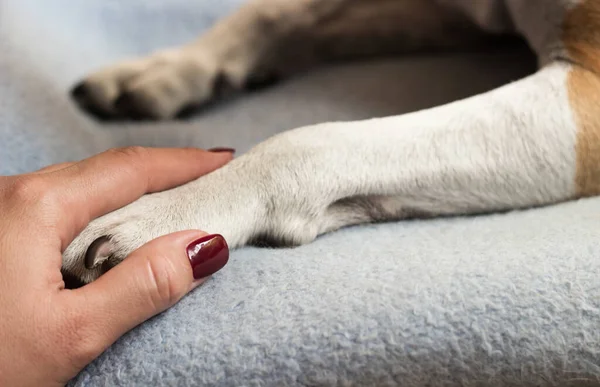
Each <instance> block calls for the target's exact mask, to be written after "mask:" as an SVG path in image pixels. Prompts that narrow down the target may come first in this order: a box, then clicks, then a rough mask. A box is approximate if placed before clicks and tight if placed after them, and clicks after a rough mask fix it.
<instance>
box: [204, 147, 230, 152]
mask: <svg viewBox="0 0 600 387" xmlns="http://www.w3.org/2000/svg"><path fill="white" fill-rule="evenodd" d="M208 151H209V152H214V153H221V152H229V153H235V149H233V148H223V147H217V148H210V149H209V150H208Z"/></svg>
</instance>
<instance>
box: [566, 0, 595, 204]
mask: <svg viewBox="0 0 600 387" xmlns="http://www.w3.org/2000/svg"><path fill="white" fill-rule="evenodd" d="M563 44H564V47H565V49H566V51H567V54H568V57H569V60H571V61H572V62H573V63H575V66H574V67H573V69H572V70H571V71H570V73H569V75H568V79H567V87H568V93H569V94H568V95H569V102H570V104H571V108H572V110H573V113H574V117H575V121H576V123H577V126H578V129H579V131H578V133H577V144H576V152H577V170H576V177H575V183H576V185H577V194H578V196H594V195H599V194H600V1H598V0H584V1H583V2H582V3H581V4H579V5H577V6H575V7H574V8H573V9H572V10H571V11H569V13H568V14H567V15H566V18H565V23H564V25H563Z"/></svg>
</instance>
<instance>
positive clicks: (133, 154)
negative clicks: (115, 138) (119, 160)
mask: <svg viewBox="0 0 600 387" xmlns="http://www.w3.org/2000/svg"><path fill="white" fill-rule="evenodd" d="M108 152H112V153H113V154H116V155H117V156H119V157H125V158H127V159H128V160H130V161H133V162H143V161H144V160H146V159H147V158H148V157H149V151H148V149H147V148H144V147H143V146H138V145H135V146H126V147H121V148H113V149H111V150H109V151H108Z"/></svg>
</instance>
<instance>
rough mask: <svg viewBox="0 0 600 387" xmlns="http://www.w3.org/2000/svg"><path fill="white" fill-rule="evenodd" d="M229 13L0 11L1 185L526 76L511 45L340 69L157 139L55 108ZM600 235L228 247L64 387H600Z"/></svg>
mask: <svg viewBox="0 0 600 387" xmlns="http://www.w3.org/2000/svg"><path fill="white" fill-rule="evenodd" d="M241 1H242V0H227V1H224V0H219V1H208V0H170V1H168V2H164V1H159V0H151V1H150V0H127V1H117V0H86V1H72V0H53V1H47V0H6V1H3V2H0V173H1V174H13V173H19V172H24V171H30V170H33V169H35V168H38V167H41V166H44V165H47V164H49V163H53V162H59V161H64V160H73V159H79V158H82V157H86V156H89V155H90V154H92V153H95V152H98V151H101V150H103V149H106V148H108V147H111V146H116V145H125V144H142V145H186V146H190V145H192V146H200V147H211V146H233V147H237V148H238V150H239V151H240V152H243V151H245V150H247V149H248V148H249V147H250V146H252V145H253V144H255V143H257V142H258V141H260V140H262V139H264V138H265V137H267V136H269V135H271V134H273V133H276V132H279V131H281V130H284V129H288V128H292V127H295V126H299V125H305V124H309V123H315V122H319V121H325V120H339V119H357V118H366V117H373V116H381V115H386V114H394V113H398V112H402V111H409V110H415V109H419V108H423V107H427V106H431V105H435V104H439V103H442V102H445V101H449V100H452V99H456V98H460V97H463V96H467V95H470V94H473V93H476V92H480V91H483V90H487V89H489V88H491V87H493V86H495V85H498V84H501V83H503V82H506V81H509V80H512V79H515V78H518V77H520V76H522V75H524V74H526V73H527V72H528V71H531V70H532V65H531V57H530V56H527V52H526V51H524V50H523V49H522V48H514V49H513V48H511V49H505V50H500V51H496V52H488V53H480V54H469V55H467V54H463V55H452V56H440V57H420V58H405V59H399V60H385V61H377V62H371V63H365V64H353V65H344V66H336V67H330V68H327V69H322V70H319V71H317V72H315V73H313V74H311V75H305V76H301V77H298V78H297V79H295V80H292V81H289V82H286V83H284V84H282V85H279V86H277V87H275V88H272V89H269V90H265V91H261V92H257V93H253V94H251V95H247V96H245V97H244V98H240V99H236V100H234V101H230V102H228V103H226V104H223V105H220V106H217V107H215V108H213V109H210V110H207V111H205V112H203V114H202V115H201V116H198V117H194V119H193V120H190V121H185V122H181V121H180V122H172V123H160V124H111V125H101V124H98V123H96V122H95V121H93V120H90V119H89V118H88V117H86V116H85V115H83V114H81V113H80V112H79V111H78V110H77V109H76V108H75V107H74V105H73V104H72V103H71V102H70V101H69V99H68V97H67V92H68V88H69V87H70V86H71V85H72V84H74V83H75V82H76V81H77V80H78V79H79V78H81V77H82V76H83V75H84V74H86V73H87V72H89V71H92V70H94V69H96V68H97V67H99V66H102V65H105V64H108V63H111V62H113V61H115V60H117V59H121V58H124V57H127V56H131V55H136V54H142V53H146V52H148V51H150V50H152V49H155V48H158V47H163V46H167V45H171V44H175V43H179V42H184V41H186V40H188V39H190V38H192V37H194V36H195V35H196V34H197V33H199V32H200V31H202V30H203V29H205V28H207V27H208V26H209V25H210V24H211V23H212V22H213V21H214V20H215V19H216V18H217V17H219V16H221V15H223V14H225V13H227V12H229V11H230V10H232V9H234V8H235V6H236V5H237V4H239V3H241ZM523 55H525V58H526V60H521V58H522V57H523ZM599 230H600V200H598V199H591V200H584V201H580V202H574V203H566V204H563V205H558V206H554V207H548V208H541V209H536V210H530V211H524V212H515V213H508V214H500V215H492V216H481V217H472V218H451V219H439V220H430V221H411V222H400V223H395V224H385V225H371V226H363V227H356V228H351V229H347V230H343V231H340V232H337V233H334V234H331V235H327V236H324V237H321V238H319V239H318V240H317V241H316V242H314V243H312V244H310V245H307V246H303V247H300V248H296V249H281V250H268V249H258V248H244V249H240V250H238V251H235V252H233V253H232V257H231V260H230V263H229V264H228V265H227V266H226V267H225V268H224V269H223V270H222V271H221V272H219V273H218V274H217V275H215V276H214V278H213V279H212V280H211V281H209V282H208V283H207V284H206V285H205V286H203V287H201V288H199V289H197V290H196V291H195V292H194V293H193V294H191V295H189V296H188V297H186V298H185V299H184V300H183V301H182V302H181V303H180V304H178V305H177V306H176V307H174V308H173V309H171V310H169V311H167V312H165V313H163V314H162V315H161V316H158V317H156V318H154V319H152V320H151V321H148V322H147V323H145V324H143V325H142V326H140V327H138V328H137V329H135V330H133V331H132V332H130V333H129V334H127V335H126V336H125V337H123V338H122V339H121V340H119V341H118V342H117V343H116V344H115V345H114V346H112V347H111V348H110V349H109V350H108V351H106V353H105V354H104V355H103V356H101V357H100V358H99V359H98V360H97V361H95V362H94V363H92V364H91V365H90V366H89V367H87V368H86V369H85V370H84V371H83V372H82V373H81V374H80V375H79V376H78V377H77V378H76V379H75V380H73V382H72V384H73V385H74V386H100V385H102V386H117V385H121V386H158V385H161V386H162V385H165V386H166V385H169V386H198V385H207V386H292V385H305V386H392V385H400V386H484V385H494V386H500V385H502V386H504V385H531V386H545V385H556V386H566V385H574V386H580V385H600V382H599V381H598V377H600V329H599V327H600V309H599V308H600V286H599V285H598V284H599V281H598V278H597V275H598V274H599V273H600V260H599V259H598V255H599V253H600V244H599V243H598V241H599V240H600V238H599V236H600V231H599ZM207 231H210V230H207Z"/></svg>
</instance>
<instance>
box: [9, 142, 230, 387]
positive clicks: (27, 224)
mask: <svg viewBox="0 0 600 387" xmlns="http://www.w3.org/2000/svg"><path fill="white" fill-rule="evenodd" d="M231 157H232V156H231V153H230V152H228V151H227V150H225V151H222V149H221V151H220V152H214V153H213V152H206V151H202V150H197V149H149V148H139V147H136V148H124V149H118V150H110V151H107V152H104V153H102V154H100V155H97V156H94V157H91V158H89V159H86V160H84V161H81V162H78V163H65V164H59V165H54V166H51V167H47V168H44V169H42V170H40V171H37V172H34V173H30V174H26V175H19V176H1V177H0V214H1V216H0V316H1V317H0V343H1V345H0V385H2V386H41V385H44V386H54V385H56V386H58V385H64V384H65V383H67V382H68V381H69V380H70V379H71V378H72V377H74V376H75V375H76V374H77V373H78V372H79V371H80V370H81V369H83V367H85V366H86V365H87V364H88V363H89V362H91V361H92V360H93V359H95V358H96V357H97V356H99V355H100V354H101V353H102V352H103V351H104V350H105V349H106V348H108V347H109V346H110V345H111V344H112V343H113V342H114V341H116V340H117V339H118V338H119V337H120V336H121V335H123V334H124V333H125V332H127V331H128V330H130V329H132V328H133V327H135V326H136V325H138V324H140V323H141V322H143V321H145V320H147V319H148V318H150V317H152V316H154V315H156V314H158V313H160V312H162V311H164V310H165V309H167V308H169V307H171V306H172V305H174V304H175V303H176V302H177V301H179V300H180V299H181V298H182V297H183V296H184V295H185V294H186V293H188V292H189V291H190V290H192V289H194V288H195V287H197V286H198V285H200V284H201V283H202V282H203V281H204V280H205V278H206V277H207V276H209V275H211V274H213V273H214V272H216V271H218V270H219V269H221V268H222V267H223V266H224V265H225V264H226V263H227V259H228V255H229V251H228V248H227V244H226V243H225V241H224V239H223V238H222V237H221V236H219V235H217V236H213V237H212V238H211V237H210V236H208V235H207V233H205V232H203V231H199V230H189V231H182V232H178V233H174V234H170V235H166V236H163V237H160V238H158V239H155V240H153V241H151V242H149V243H147V244H146V245H144V246H142V247H140V248H139V249H138V250H136V251H134V252H133V253H132V254H131V255H130V256H129V257H128V258H127V259H126V260H125V261H123V262H122V263H121V264H119V265H117V266H116V267H115V268H113V269H111V270H109V271H108V272H107V273H106V274H104V275H103V276H101V277H100V278H99V279H98V280H97V281H95V282H93V283H91V284H88V285H86V286H84V287H81V288H79V289H75V290H70V289H65V283H64V281H63V278H62V275H61V272H60V268H61V262H62V252H63V251H64V249H65V248H66V247H67V246H68V245H69V243H70V242H71V241H72V240H73V238H75V236H76V235H77V234H78V233H79V232H80V231H81V230H82V229H83V228H84V227H85V226H86V225H87V224H88V223H89V222H90V221H91V220H92V219H94V218H96V217H98V216H101V215H103V214H105V213H108V212H110V211H113V210H115V209H117V208H120V207H122V206H124V205H126V204H128V203H130V202H132V201H134V200H136V199H138V198H139V197H140V196H142V195H143V194H145V193H149V192H156V191H161V190H165V189H168V188H172V187H174V186H177V185H181V184H183V183H186V182H188V181H191V180H193V179H195V178H197V177H199V176H201V175H203V174H206V173H208V172H210V171H212V170H214V169H216V168H219V167H220V166H222V165H224V164H226V163H227V162H228V161H229V160H231ZM199 240H200V242H198V241H199ZM190 263H191V264H190ZM192 265H194V270H193V272H192ZM192 273H194V274H195V275H196V276H197V277H202V278H201V279H197V280H194V275H193V274H192Z"/></svg>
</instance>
